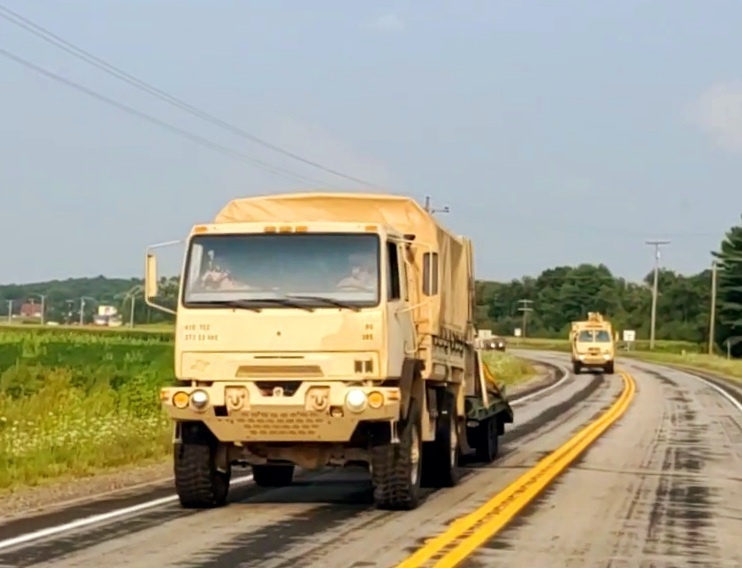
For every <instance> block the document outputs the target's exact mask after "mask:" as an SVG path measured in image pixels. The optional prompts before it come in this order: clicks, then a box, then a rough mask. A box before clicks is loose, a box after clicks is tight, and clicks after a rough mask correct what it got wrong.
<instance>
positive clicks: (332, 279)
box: [183, 233, 380, 308]
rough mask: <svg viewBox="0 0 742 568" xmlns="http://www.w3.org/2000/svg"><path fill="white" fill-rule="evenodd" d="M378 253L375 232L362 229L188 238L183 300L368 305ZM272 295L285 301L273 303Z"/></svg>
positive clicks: (373, 297)
mask: <svg viewBox="0 0 742 568" xmlns="http://www.w3.org/2000/svg"><path fill="white" fill-rule="evenodd" d="M379 251H380V243H379V237H378V235H375V234H364V233H360V234H359V233H332V234H328V233H322V234H319V233H285V234H282V233H260V234H239V235H236V234H221V235H199V236H195V237H193V238H192V240H191V243H190V246H189V249H188V257H187V262H186V266H185V282H184V286H183V303H184V304H185V305H186V306H194V305H214V304H223V303H229V302H234V301H235V300H240V301H243V302H244V301H250V302H252V301H254V302H255V304H259V303H260V301H261V300H264V301H265V300H268V302H270V307H271V308H281V307H292V306H293V307H295V304H296V302H301V303H302V304H303V305H310V306H316V307H321V308H327V307H333V306H337V305H341V304H342V305H347V306H353V307H366V306H375V305H377V304H378V302H379V280H380V279H379ZM276 298H284V299H287V298H291V300H292V301H291V302H284V303H276V302H275V299H276ZM333 301H334V302H335V303H333Z"/></svg>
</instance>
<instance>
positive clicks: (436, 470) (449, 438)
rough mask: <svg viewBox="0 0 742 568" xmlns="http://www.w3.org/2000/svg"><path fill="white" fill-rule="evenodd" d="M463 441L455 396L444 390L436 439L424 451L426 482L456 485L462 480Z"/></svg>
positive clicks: (437, 485)
mask: <svg viewBox="0 0 742 568" xmlns="http://www.w3.org/2000/svg"><path fill="white" fill-rule="evenodd" d="M460 460H461V444H460V442H459V421H458V419H457V417H456V399H455V398H454V397H453V396H452V395H451V394H449V393H445V398H444V401H443V404H442V408H441V410H440V413H439V415H438V420H437V421H436V432H435V441H433V442H428V443H426V444H425V448H424V451H423V464H424V467H423V483H424V484H425V485H426V486H428V487H454V486H455V485H457V484H458V482H459V481H460V480H461V470H460V469H459V468H460Z"/></svg>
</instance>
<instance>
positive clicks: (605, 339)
mask: <svg viewBox="0 0 742 568" xmlns="http://www.w3.org/2000/svg"><path fill="white" fill-rule="evenodd" d="M595 341H597V342H598V343H610V342H611V334H610V333H608V332H607V331H606V330H604V329H601V330H600V331H598V332H596V333H595Z"/></svg>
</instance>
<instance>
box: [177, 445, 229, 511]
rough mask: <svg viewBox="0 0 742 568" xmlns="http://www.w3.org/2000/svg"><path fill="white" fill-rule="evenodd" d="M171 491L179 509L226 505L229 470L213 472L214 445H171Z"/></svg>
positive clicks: (214, 469) (214, 466)
mask: <svg viewBox="0 0 742 568" xmlns="http://www.w3.org/2000/svg"><path fill="white" fill-rule="evenodd" d="M173 450H174V451H173V461H174V466H173V471H174V474H175V491H176V493H177V494H178V499H179V500H180V504H181V506H182V507H185V508H188V509H206V508H212V507H221V506H223V505H224V504H225V503H226V502H227V496H228V495H229V481H230V478H231V476H232V470H231V467H228V469H227V471H226V472H221V471H218V470H217V469H216V465H215V459H214V458H215V454H216V444H197V443H196V444H194V443H180V444H174V446H173Z"/></svg>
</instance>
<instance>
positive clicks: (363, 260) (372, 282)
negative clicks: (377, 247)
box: [337, 253, 377, 290]
mask: <svg viewBox="0 0 742 568" xmlns="http://www.w3.org/2000/svg"><path fill="white" fill-rule="evenodd" d="M348 260H349V261H350V264H351V267H352V268H351V270H350V276H347V277H345V278H343V279H342V280H341V281H340V282H338V283H337V287H338V288H356V289H359V288H360V289H365V290H373V289H374V288H375V287H376V283H377V275H376V257H375V255H373V254H361V253H355V254H351V255H350V256H349V257H348Z"/></svg>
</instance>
